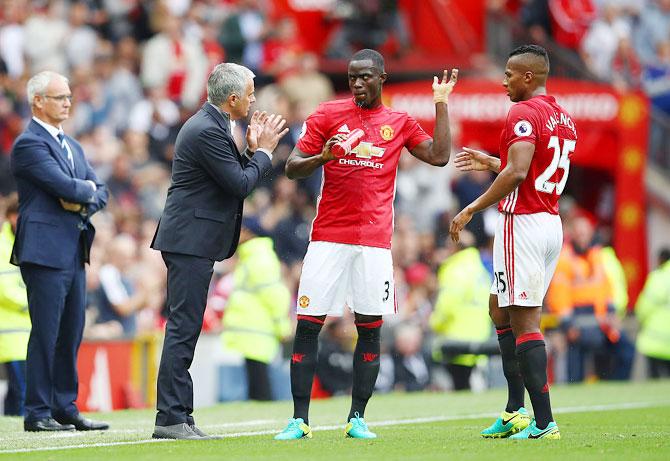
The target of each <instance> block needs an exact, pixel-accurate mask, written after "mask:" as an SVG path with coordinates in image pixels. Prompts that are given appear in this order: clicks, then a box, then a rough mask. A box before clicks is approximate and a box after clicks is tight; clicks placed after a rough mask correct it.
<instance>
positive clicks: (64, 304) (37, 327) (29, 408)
mask: <svg viewBox="0 0 670 461" xmlns="http://www.w3.org/2000/svg"><path fill="white" fill-rule="evenodd" d="M80 256H81V255H77V256H75V257H74V258H73V261H72V267H70V268H67V269H53V268H50V267H45V266H39V265H36V264H22V265H21V276H22V277H23V280H24V282H25V283H26V291H27V293H28V311H29V313H30V321H31V322H32V329H31V331H30V339H29V340H28V354H27V357H26V401H25V420H26V421H35V420H38V419H42V418H47V417H50V416H54V417H61V416H74V415H77V414H78V413H79V411H78V410H77V407H76V405H75V403H74V402H75V400H76V399H77V392H78V390H79V380H78V377H77V353H78V351H79V345H80V344H81V338H82V334H83V332H84V310H85V306H86V272H85V271H84V264H83V262H82V259H81V257H80Z"/></svg>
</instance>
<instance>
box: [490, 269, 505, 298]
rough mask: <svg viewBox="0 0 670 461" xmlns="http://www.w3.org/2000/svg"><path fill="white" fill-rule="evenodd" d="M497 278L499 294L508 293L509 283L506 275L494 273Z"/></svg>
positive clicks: (501, 272)
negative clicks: (506, 281) (506, 280)
mask: <svg viewBox="0 0 670 461" xmlns="http://www.w3.org/2000/svg"><path fill="white" fill-rule="evenodd" d="M493 275H495V278H496V291H497V292H498V293H504V292H505V291H507V283H505V273H504V272H503V271H500V272H494V273H493Z"/></svg>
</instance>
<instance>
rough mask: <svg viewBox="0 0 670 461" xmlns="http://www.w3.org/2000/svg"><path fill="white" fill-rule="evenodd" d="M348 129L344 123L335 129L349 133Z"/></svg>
mask: <svg viewBox="0 0 670 461" xmlns="http://www.w3.org/2000/svg"><path fill="white" fill-rule="evenodd" d="M350 131H351V130H350V129H349V127H348V126H347V124H346V123H345V124H344V125H342V126H341V127H340V128H338V130H337V132H338V133H349V132H350Z"/></svg>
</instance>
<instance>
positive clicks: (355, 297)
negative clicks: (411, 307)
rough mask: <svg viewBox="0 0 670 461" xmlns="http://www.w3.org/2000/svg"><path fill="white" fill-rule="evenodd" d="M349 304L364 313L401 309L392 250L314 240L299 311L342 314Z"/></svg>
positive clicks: (305, 267) (300, 290)
mask: <svg viewBox="0 0 670 461" xmlns="http://www.w3.org/2000/svg"><path fill="white" fill-rule="evenodd" d="M345 305H347V306H349V309H351V311H352V312H357V313H359V314H364V315H387V314H394V313H396V312H397V305H396V300H395V285H394V283H393V258H392V257H391V250H389V249H386V248H376V247H369V246H363V245H348V244H344V243H333V242H321V241H318V242H310V243H309V246H308V247H307V254H306V255H305V259H304V261H303V264H302V274H301V276H300V287H299V288H298V300H297V307H296V312H297V313H298V314H299V315H332V316H336V317H341V316H342V314H343V313H344V306H345Z"/></svg>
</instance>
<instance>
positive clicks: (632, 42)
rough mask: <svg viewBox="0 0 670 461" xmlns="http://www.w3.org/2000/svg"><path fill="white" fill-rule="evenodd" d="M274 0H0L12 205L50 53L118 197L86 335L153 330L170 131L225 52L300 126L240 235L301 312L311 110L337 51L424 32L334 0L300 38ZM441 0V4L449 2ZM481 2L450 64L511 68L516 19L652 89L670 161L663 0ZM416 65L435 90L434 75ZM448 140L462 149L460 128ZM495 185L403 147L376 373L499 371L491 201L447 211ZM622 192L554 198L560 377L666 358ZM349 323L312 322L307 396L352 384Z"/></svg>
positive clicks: (217, 319)
mask: <svg viewBox="0 0 670 461" xmlns="http://www.w3.org/2000/svg"><path fill="white" fill-rule="evenodd" d="M274 3H275V2H272V1H270V0H266V1H263V0H239V1H232V0H156V1H133V0H125V1H114V0H87V1H86V0H85V1H46V0H33V1H28V0H0V4H1V5H2V8H1V9H0V194H1V195H2V196H3V197H4V199H3V201H4V202H7V203H9V201H10V200H11V198H10V197H11V194H12V192H13V190H14V184H13V180H12V177H11V173H10V171H9V153H10V150H11V146H12V142H13V140H14V138H15V137H16V136H17V135H18V134H19V133H20V132H21V131H22V129H23V127H24V125H25V123H26V121H27V120H28V119H29V117H30V108H29V106H28V103H27V100H26V94H25V84H26V81H27V78H29V77H30V76H31V75H33V74H35V73H36V72H38V71H41V70H44V69H51V70H55V71H57V72H60V73H63V74H64V75H66V76H68V77H69V78H70V86H71V89H72V92H73V105H74V108H73V112H72V115H71V118H70V120H68V121H67V123H66V125H65V131H66V132H67V133H69V134H71V135H72V136H74V137H75V138H77V139H78V140H79V142H80V143H81V144H82V146H83V148H84V150H85V152H86V155H87V157H88V159H89V161H90V162H91V164H92V165H93V167H94V168H95V170H96V172H97V174H98V176H99V177H100V178H101V179H102V180H103V181H104V182H105V183H106V184H107V186H108V188H109V191H110V195H111V199H110V202H109V206H108V207H107V208H106V209H105V210H104V211H103V212H100V213H98V214H97V215H96V216H95V218H94V222H95V225H96V228H97V235H96V240H95V244H94V249H93V251H92V260H91V264H90V266H89V267H88V268H87V270H88V300H89V301H88V308H87V326H86V330H85V337H86V338H87V339H93V340H96V339H98V340H99V339H112V338H130V337H134V336H136V335H142V334H146V333H152V332H160V331H161V329H162V326H163V324H164V323H163V322H164V313H165V311H164V309H165V267H164V264H163V261H162V260H161V258H160V254H159V253H158V252H155V251H153V250H151V249H150V248H149V243H150V241H151V239H152V237H153V234H154V231H155V228H156V224H157V220H158V218H159V217H160V214H161V211H162V208H163V204H164V200H165V197H166V192H167V188H168V186H169V180H170V165H171V158H172V155H173V149H174V141H175V137H176V134H177V132H178V131H179V128H180V127H181V125H182V124H183V123H184V121H185V120H186V119H187V118H188V117H189V116H190V115H191V114H192V113H194V111H195V110H197V108H199V107H200V105H201V104H202V102H203V101H204V99H205V84H206V79H207V75H208V73H209V71H210V70H211V69H212V68H213V67H214V66H215V65H216V64H217V63H219V62H223V61H232V62H238V63H241V64H243V65H245V66H247V67H249V68H250V69H252V70H253V71H254V72H255V73H256V76H257V77H256V88H257V102H256V108H258V109H262V110H267V111H270V112H277V113H281V114H282V115H283V116H284V117H285V118H286V119H287V121H288V125H289V126H290V132H289V134H288V135H287V136H285V137H284V138H283V139H282V141H281V145H280V146H279V147H278V148H277V151H276V153H275V162H274V163H275V168H274V172H273V174H272V175H270V176H269V177H267V178H265V180H264V183H263V185H262V187H260V188H259V189H258V190H257V191H256V192H254V194H253V196H251V197H250V198H249V199H248V200H247V201H246V204H245V215H246V216H247V218H246V219H245V229H246V230H247V231H248V234H249V236H248V239H254V238H267V237H270V238H271V239H272V242H273V243H274V250H275V252H276V254H277V256H278V258H279V261H280V264H281V265H280V268H281V269H280V270H281V283H282V284H283V285H284V286H285V287H286V288H287V289H288V292H289V293H290V296H287V297H284V296H279V297H275V298H273V299H271V302H270V304H272V301H274V302H275V303H282V304H286V305H285V306H278V307H279V308H280V309H284V310H285V312H286V313H285V316H286V319H287V321H288V322H287V323H288V324H289V325H290V323H291V322H292V321H293V320H292V319H293V317H294V314H293V311H294V309H293V307H292V306H294V305H295V293H296V290H297V282H298V279H299V273H300V269H301V262H302V258H303V256H304V254H305V251H306V248H307V244H308V241H309V232H310V226H311V222H312V219H313V218H314V215H315V212H316V208H315V205H316V201H317V197H318V194H319V189H320V184H321V178H320V175H319V174H315V175H313V176H312V177H310V178H308V179H305V180H300V181H291V180H288V179H287V178H286V177H285V176H284V175H283V169H284V162H285V160H286V158H287V157H288V155H289V153H290V152H291V150H292V149H293V146H294V144H295V142H296V140H297V137H298V135H299V133H300V129H301V125H302V123H303V121H304V119H305V118H306V116H307V115H308V114H309V113H310V112H311V111H313V110H314V109H315V108H316V106H317V105H318V104H319V103H320V102H322V101H325V100H328V99H331V98H333V97H335V95H336V94H341V92H346V91H347V90H346V86H345V85H346V78H345V74H346V67H342V66H338V63H339V62H340V61H338V60H340V59H345V60H346V59H347V58H348V57H349V56H350V54H351V52H352V50H356V49H357V48H360V47H375V48H377V49H380V50H382V51H383V52H384V54H385V55H386V56H387V57H388V58H389V59H394V60H397V62H402V59H404V57H405V56H408V55H410V54H412V53H413V52H414V45H413V34H412V30H411V27H410V26H409V24H408V23H407V21H406V20H405V18H404V15H403V11H404V10H403V9H402V8H401V7H400V6H399V4H402V2H397V1H392V0H366V1H357V0H349V1H344V0H342V1H334V0H333V1H328V2H321V3H325V4H327V5H328V11H327V12H326V15H325V17H326V20H327V21H329V23H330V24H335V25H336V27H335V28H334V32H333V34H331V36H330V37H329V40H328V42H327V43H325V44H324V46H323V50H324V51H323V53H321V54H315V53H313V52H312V51H311V50H312V49H313V47H308V46H305V44H304V38H303V37H302V36H301V31H300V29H299V28H298V27H297V24H296V22H295V21H294V20H293V18H292V17H290V16H283V15H281V14H278V13H277V11H276V8H274V5H273V4H274ZM289 3H301V2H289ZM303 3H304V2H303ZM307 3H309V2H307ZM317 3H319V2H317ZM439 3H442V4H444V7H445V8H448V6H449V3H450V2H448V1H443V2H439ZM486 15H487V33H488V35H487V36H488V37H489V38H488V42H489V43H488V48H487V51H486V53H484V54H483V55H481V56H473V57H472V61H471V62H469V63H463V64H462V65H461V64H460V63H459V67H462V68H464V72H465V73H466V75H467V72H472V73H473V74H476V73H484V74H486V75H490V76H492V78H494V79H496V80H497V79H502V68H501V67H500V66H499V65H498V64H499V63H500V59H498V58H500V56H505V55H506V53H507V52H508V51H509V50H510V49H512V45H514V44H515V40H518V34H517V33H518V32H519V30H518V29H519V28H522V29H523V30H522V32H523V34H525V35H524V37H525V39H528V38H529V39H530V40H532V41H534V42H536V43H540V44H545V45H548V47H549V48H550V51H551V52H552V56H553V52H554V51H555V52H556V53H560V54H561V55H563V56H565V59H564V60H562V61H561V62H563V63H567V64H564V65H565V69H563V71H564V72H565V73H566V74H568V75H570V74H571V72H572V70H571V69H572V68H571V67H570V63H574V62H577V63H578V64H575V66H574V67H575V68H579V70H580V73H579V74H576V75H573V76H575V77H577V78H585V79H592V80H596V81H604V82H609V83H610V84H611V85H613V87H614V88H616V89H617V90H618V91H628V90H631V89H639V90H642V91H644V92H645V93H646V94H647V95H648V97H649V98H650V100H651V103H652V104H653V106H654V107H655V108H656V109H657V111H658V112H660V114H659V115H658V117H657V118H655V119H654V120H657V121H658V123H657V124H656V125H653V126H652V130H651V132H650V146H652V147H650V153H649V155H650V156H652V155H654V156H656V157H655V158H656V160H657V163H658V164H659V165H660V166H661V167H670V155H668V153H667V150H666V151H663V149H664V148H663V145H664V143H663V141H662V140H663V139H667V138H668V136H669V134H668V129H667V126H666V125H664V124H663V120H664V119H663V113H664V114H665V115H666V116H668V115H670V0H509V1H505V0H489V1H488V2H486ZM503 62H504V61H503ZM440 65H442V64H439V63H438V64H437V66H438V67H439V66H440ZM449 65H456V64H455V63H454V64H449ZM434 66H435V64H434V65H433V67H434ZM396 68H398V66H396ZM425 70H426V71H427V73H431V72H433V71H434V69H433V68H432V67H429V68H428V69H425ZM559 71H560V69H559ZM575 72H576V71H575ZM425 73H426V72H424V74H425ZM391 77H393V74H392V70H391ZM421 77H422V78H423V77H424V75H423V74H421ZM425 81H426V85H427V86H428V85H429V84H430V77H426V78H425ZM455 91H456V92H458V87H457V88H456V90H455ZM244 130H245V126H244V124H243V123H240V124H238V125H237V126H236V127H235V131H236V135H237V137H238V139H239V140H240V143H243V138H244ZM654 137H656V139H657V140H656V141H655V144H654V139H651V138H654ZM455 138H456V139H455V142H456V144H455V146H459V144H458V127H457V126H456V127H455ZM659 143H660V144H659ZM653 146H657V147H656V150H654V148H653ZM457 148H458V147H455V148H454V149H457ZM455 151H457V150H455ZM662 171H665V172H666V173H667V170H662ZM491 181H492V177H491V175H490V174H489V173H487V172H471V173H467V174H461V173H458V172H456V171H455V170H454V169H453V168H452V167H451V166H447V167H445V168H443V169H438V168H435V167H430V166H428V165H425V164H423V163H421V162H419V161H417V160H416V159H415V158H413V157H412V156H410V155H409V154H407V153H406V155H403V156H402V158H401V162H400V165H399V173H398V180H397V195H396V201H395V213H396V217H395V232H394V236H393V256H394V262H395V267H396V273H395V283H396V297H397V301H398V305H399V308H400V313H399V315H397V316H395V317H393V318H388V319H386V322H385V333H384V334H385V340H384V341H383V345H384V346H385V348H386V355H385V358H384V360H383V364H382V372H381V375H380V378H379V381H378V387H379V388H380V389H382V390H391V389H406V390H407V391H414V390H422V389H434V388H439V389H445V388H453V389H466V388H471V387H475V388H481V387H483V386H485V385H491V384H493V383H494V382H495V380H494V379H493V378H492V377H491V375H493V374H494V373H490V374H487V372H486V370H489V369H490V364H489V365H487V360H490V361H491V362H492V361H494V360H495V357H494V358H492V359H487V357H488V356H491V355H493V356H495V353H496V351H497V343H496V341H495V331H494V329H493V327H492V325H491V323H490V321H489V319H488V311H487V309H488V290H489V288H490V285H491V281H492V274H491V271H492V263H491V252H490V248H491V240H492V233H493V231H494V229H493V226H494V224H493V223H494V222H495V215H496V211H495V210H489V212H488V213H485V214H483V215H477V216H476V217H475V219H473V221H472V223H471V224H470V225H469V226H468V230H469V233H468V234H467V235H465V236H464V238H463V242H462V243H461V244H460V245H459V246H456V245H455V244H453V243H452V242H451V241H450V240H449V239H448V232H447V229H448V225H449V223H450V220H451V217H452V216H453V215H454V213H455V212H457V211H458V210H460V209H461V208H462V207H463V206H464V205H466V204H468V203H469V202H470V201H471V200H472V199H473V198H474V197H476V196H478V195H479V194H481V193H482V192H483V191H484V190H485V189H486V188H487V187H488V185H489V184H490V183H491ZM615 206H616V204H614V203H602V204H600V208H599V210H600V211H598V210H596V211H595V212H594V211H593V210H591V211H588V210H585V209H582V208H581V207H580V206H579V203H577V202H576V201H575V200H573V199H571V197H570V196H566V197H564V199H563V203H562V213H563V223H564V230H565V248H564V252H563V255H562V256H561V262H560V263H559V268H558V270H557V274H556V277H555V280H554V282H553V284H552V287H551V289H550V293H549V295H548V296H547V299H546V306H545V314H546V315H545V319H544V321H543V325H544V327H545V331H546V335H547V337H548V338H550V339H549V348H550V354H551V368H552V376H553V379H554V381H558V382H560V381H572V382H575V381H582V380H585V379H628V378H629V377H630V376H631V369H632V367H633V358H634V356H635V350H636V348H635V344H636V342H637V346H638V351H639V352H640V353H641V354H642V355H644V356H646V357H648V359H649V364H648V365H649V366H648V370H649V371H648V372H649V373H651V374H653V375H654V376H658V375H661V374H663V373H665V374H666V375H668V374H669V373H668V372H670V366H669V365H668V364H670V314H668V312H670V292H669V291H668V290H669V289H668V288H667V287H669V286H670V266H669V265H668V264H670V263H668V262H667V261H668V259H669V257H670V251H668V250H664V251H662V252H660V254H659V255H658V260H657V261H654V262H653V264H652V265H651V267H650V270H651V269H656V267H660V269H658V271H657V272H652V273H651V274H652V275H650V282H649V283H648V284H647V287H646V288H645V290H644V291H643V293H642V295H641V296H640V297H639V298H638V300H637V303H636V304H637V308H636V306H635V303H632V302H629V300H628V295H627V292H626V280H625V277H624V275H623V269H622V267H621V264H620V263H619V261H618V260H617V257H616V254H615V253H614V251H613V250H612V248H611V246H610V243H611V229H610V228H609V227H608V225H607V224H606V223H605V224H603V223H602V222H601V220H600V214H601V213H605V214H606V213H608V212H611V210H612V208H613V207H615ZM608 210H609V211H608ZM667 243H668V245H670V239H668V241H667ZM243 257H244V255H243V254H238V256H236V257H234V258H232V259H231V260H228V261H224V262H222V263H219V264H217V265H216V266H215V277H214V278H213V281H212V286H211V290H210V296H209V304H208V309H207V313H206V319H205V324H204V331H205V332H210V333H213V334H219V333H220V332H221V331H222V330H223V325H224V324H225V322H226V310H227V308H228V307H229V306H230V305H231V303H232V300H234V299H236V292H235V290H236V287H237V288H238V287H239V285H240V284H241V283H243V282H241V281H240V280H241V279H240V277H239V276H238V277H236V276H235V271H236V267H238V266H239V264H241V262H240V259H241V258H243ZM249 270H250V271H252V272H253V271H254V270H256V269H255V268H254V267H253V266H251V268H250V269H249ZM653 277H656V278H657V279H658V280H657V281H656V282H655V283H651V282H653V280H651V279H652V278H653ZM650 287H651V288H650ZM289 298H290V299H289ZM259 302H260V301H259ZM250 303H253V300H252V301H245V302H244V303H243V304H246V305H249V304H250ZM289 306H291V308H290V309H289ZM261 311H262V309H261ZM259 312H260V311H259ZM633 315H637V319H632V318H631V317H632V316H633ZM277 331H278V332H279V333H278V335H279V336H281V338H280V339H281V340H282V341H284V342H285V341H288V340H289V339H290V337H291V328H290V327H286V326H282V327H281V328H279V329H278V330H277ZM353 335H355V328H354V327H353V323H352V322H351V319H348V318H346V317H345V318H344V319H341V320H338V319H331V320H329V322H328V324H327V327H326V328H325V330H324V332H323V333H322V335H321V336H322V338H321V341H322V345H321V352H320V354H321V355H322V360H320V365H319V370H318V372H317V376H318V379H317V381H318V383H317V385H316V386H315V392H317V393H321V395H332V394H339V393H345V392H347V391H348V388H347V386H349V383H350V382H351V379H349V378H348V377H349V374H350V373H351V355H352V353H353V349H352V348H353V345H354V343H355V341H354V339H355V338H354V337H353ZM279 355H280V356H281V354H279ZM276 360H279V361H281V360H284V359H282V358H278V359H276ZM642 362H644V361H642ZM643 368H644V367H643ZM473 371H474V373H473ZM640 373H643V372H640ZM500 375H502V374H501V373H500ZM500 379H501V378H500Z"/></svg>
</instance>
